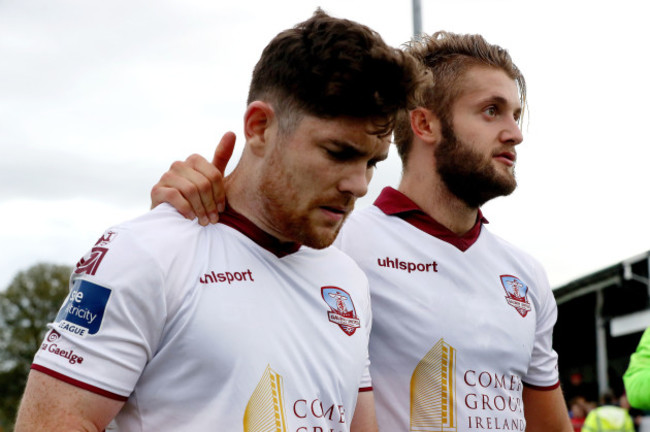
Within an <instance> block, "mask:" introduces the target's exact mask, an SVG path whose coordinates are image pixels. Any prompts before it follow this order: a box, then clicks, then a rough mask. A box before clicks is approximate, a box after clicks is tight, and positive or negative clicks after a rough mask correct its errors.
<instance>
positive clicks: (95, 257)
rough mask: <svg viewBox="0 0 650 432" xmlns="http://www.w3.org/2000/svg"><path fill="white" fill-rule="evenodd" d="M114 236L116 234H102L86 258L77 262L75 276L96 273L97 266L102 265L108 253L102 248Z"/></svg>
mask: <svg viewBox="0 0 650 432" xmlns="http://www.w3.org/2000/svg"><path fill="white" fill-rule="evenodd" d="M116 236H117V233H116V232H114V231H108V232H106V233H104V234H103V235H102V236H101V237H100V238H99V240H97V243H95V247H93V248H92V250H91V251H90V252H89V253H88V254H86V256H84V257H83V258H81V260H79V262H78V263H77V265H76V268H75V271H74V272H75V273H76V274H83V273H86V274H89V275H91V276H92V275H94V274H95V273H96V272H97V269H98V268H99V265H100V264H101V263H102V260H103V259H104V256H105V255H106V253H107V252H108V248H107V247H102V246H106V245H108V244H109V243H110V242H111V241H112V240H113V239H114V238H115V237H116Z"/></svg>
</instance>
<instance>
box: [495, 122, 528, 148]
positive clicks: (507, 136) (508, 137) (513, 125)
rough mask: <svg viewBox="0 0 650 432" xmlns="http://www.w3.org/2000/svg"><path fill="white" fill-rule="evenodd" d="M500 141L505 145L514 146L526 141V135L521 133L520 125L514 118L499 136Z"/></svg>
mask: <svg viewBox="0 0 650 432" xmlns="http://www.w3.org/2000/svg"><path fill="white" fill-rule="evenodd" d="M499 139H500V140H501V142H503V143H507V144H512V145H517V144H521V142H522V141H523V140H524V135H523V134H522V133H521V128H520V127H519V123H518V122H517V121H516V120H515V119H514V118H513V119H509V120H508V123H507V125H506V127H504V128H503V130H502V131H501V134H500V135H499Z"/></svg>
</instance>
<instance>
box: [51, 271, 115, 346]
mask: <svg viewBox="0 0 650 432" xmlns="http://www.w3.org/2000/svg"><path fill="white" fill-rule="evenodd" d="M110 296H111V290H110V289H108V288H104V287H103V286H99V285H96V284H94V283H91V282H88V281H85V280H76V281H75V283H74V286H73V287H72V291H70V294H69V295H68V299H67V301H66V302H65V304H64V305H63V307H62V308H61V310H60V311H59V314H58V315H57V316H56V320H55V321H56V326H57V328H58V330H63V331H66V332H68V333H71V334H74V335H77V336H80V337H84V338H85V337H86V336H88V335H94V334H96V333H97V332H98V331H99V327H100V326H101V324H102V320H103V319H104V312H105V311H106V304H107V303H108V299H109V297H110Z"/></svg>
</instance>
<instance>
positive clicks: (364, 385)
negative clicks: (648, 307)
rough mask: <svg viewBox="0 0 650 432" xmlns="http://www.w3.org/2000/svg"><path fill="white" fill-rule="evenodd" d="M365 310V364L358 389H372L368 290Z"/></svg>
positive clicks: (370, 321) (370, 324)
mask: <svg viewBox="0 0 650 432" xmlns="http://www.w3.org/2000/svg"><path fill="white" fill-rule="evenodd" d="M365 309H366V310H365V311H364V313H365V316H366V317H368V320H367V323H366V325H365V330H366V331H365V338H366V339H365V345H366V364H365V368H364V370H363V375H362V377H361V383H360V385H359V391H371V390H372V379H371V376H370V355H369V353H368V349H367V347H368V343H369V342H370V332H371V331H372V307H371V305H370V291H368V296H367V301H366V308H365Z"/></svg>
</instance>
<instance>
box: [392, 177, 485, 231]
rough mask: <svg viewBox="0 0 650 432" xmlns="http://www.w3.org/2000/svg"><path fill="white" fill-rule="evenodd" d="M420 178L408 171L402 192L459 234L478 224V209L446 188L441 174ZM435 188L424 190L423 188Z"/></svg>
mask: <svg viewBox="0 0 650 432" xmlns="http://www.w3.org/2000/svg"><path fill="white" fill-rule="evenodd" d="M427 174H432V175H433V178H431V176H430V175H426V176H420V175H417V174H415V173H409V172H408V171H407V170H405V172H404V175H403V177H402V180H401V182H400V185H399V188H398V190H399V191H400V192H401V193H403V194H404V195H406V196H407V197H408V198H409V199H411V200H412V201H413V202H415V203H416V204H417V205H418V206H419V207H420V208H421V209H422V210H423V211H424V212H425V213H426V214H428V215H429V216H431V217H432V218H433V219H435V220H436V222H438V223H440V224H442V225H443V226H444V227H445V228H447V229H449V230H450V231H452V232H453V233H455V234H457V235H463V234H465V233H467V232H468V231H469V230H471V229H472V228H473V227H474V225H475V224H476V218H477V217H478V208H473V207H469V206H468V205H467V204H465V202H463V201H462V200H460V199H459V198H458V197H456V196H455V195H454V194H452V193H451V192H450V191H449V189H447V187H446V186H445V185H444V183H443V182H442V180H441V179H440V177H439V176H438V175H437V173H431V171H429V173H427ZM423 184H424V185H427V184H428V185H431V187H422V185H423Z"/></svg>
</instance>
